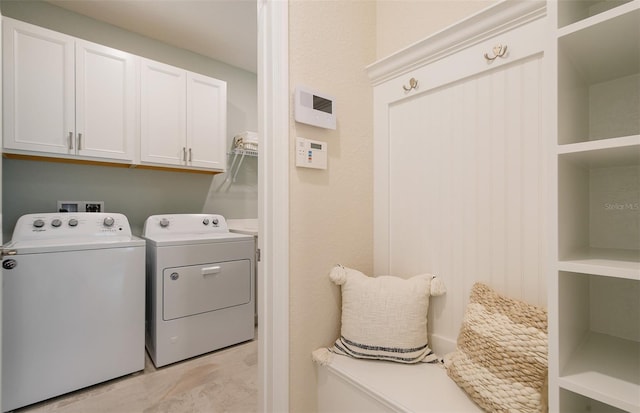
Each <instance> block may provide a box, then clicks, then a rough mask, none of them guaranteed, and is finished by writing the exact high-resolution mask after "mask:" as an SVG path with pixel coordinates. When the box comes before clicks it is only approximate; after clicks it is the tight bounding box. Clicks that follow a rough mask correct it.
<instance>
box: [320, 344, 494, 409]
mask: <svg viewBox="0 0 640 413" xmlns="http://www.w3.org/2000/svg"><path fill="white" fill-rule="evenodd" d="M318 412H319V413H356V412H358V413H364V412H366V413H377V412H406V413H409V412H416V413H417V412H421V413H422V412H456V413H463V412H482V409H480V407H478V406H477V405H476V404H475V403H474V402H473V401H471V399H469V397H468V396H467V394H466V393H465V392H464V391H463V390H462V389H461V388H460V387H458V386H457V385H456V383H455V382H453V380H451V379H450V378H449V376H447V372H446V370H445V369H444V367H442V366H440V365H435V364H426V363H418V364H409V365H408V364H400V363H391V362H385V361H374V360H359V359H354V358H351V357H346V356H340V355H335V356H334V358H333V361H332V362H331V364H329V365H327V366H318Z"/></svg>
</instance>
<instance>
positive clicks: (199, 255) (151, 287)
mask: <svg viewBox="0 0 640 413" xmlns="http://www.w3.org/2000/svg"><path fill="white" fill-rule="evenodd" d="M143 238H145V239H146V241H147V247H146V248H147V327H146V328H147V334H146V338H147V339H146V343H147V350H148V351H149V355H150V356H151V359H152V360H153V363H154V364H155V365H156V367H161V366H164V365H167V364H171V363H175V362H177V361H180V360H184V359H187V358H190V357H194V356H197V355H200V354H204V353H208V352H210V351H213V350H218V349H220V348H223V347H227V346H230V345H233V344H237V343H241V342H243V341H248V340H252V339H253V338H254V334H255V330H254V321H253V320H254V314H253V312H254V300H255V298H254V297H255V285H254V277H253V274H254V271H255V258H254V254H255V244H254V239H253V237H252V236H250V235H243V234H233V233H230V232H229V229H228V227H227V224H226V221H225V219H224V217H222V216H221V215H213V214H176V215H153V216H150V217H149V218H147V220H146V221H145V224H144V229H143Z"/></svg>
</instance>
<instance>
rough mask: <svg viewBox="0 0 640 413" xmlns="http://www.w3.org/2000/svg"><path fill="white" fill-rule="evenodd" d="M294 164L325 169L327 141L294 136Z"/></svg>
mask: <svg viewBox="0 0 640 413" xmlns="http://www.w3.org/2000/svg"><path fill="white" fill-rule="evenodd" d="M296 166H300V167H303V168H315V169H327V143H326V142H318V141H312V140H311V139H305V138H300V137H298V138H296Z"/></svg>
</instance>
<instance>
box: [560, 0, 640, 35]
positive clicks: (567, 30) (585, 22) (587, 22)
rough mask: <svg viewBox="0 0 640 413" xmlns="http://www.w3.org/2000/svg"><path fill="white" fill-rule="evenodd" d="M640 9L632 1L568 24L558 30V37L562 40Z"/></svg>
mask: <svg viewBox="0 0 640 413" xmlns="http://www.w3.org/2000/svg"><path fill="white" fill-rule="evenodd" d="M638 9H640V0H633V1H630V2H628V3H625V4H621V5H620V6H617V7H614V8H612V9H609V10H606V11H604V12H602V13H598V14H595V15H593V16H590V17H587V18H584V19H581V20H578V21H577V22H574V23H571V24H568V25H566V26H564V27H561V28H560V29H558V37H560V38H562V37H565V36H568V35H570V34H572V33H576V32H579V31H581V30H584V29H587V28H589V27H591V26H595V25H598V24H600V23H603V22H606V21H607V20H611V19H615V18H616V17H618V16H622V15H624V14H627V13H629V12H631V11H634V10H638Z"/></svg>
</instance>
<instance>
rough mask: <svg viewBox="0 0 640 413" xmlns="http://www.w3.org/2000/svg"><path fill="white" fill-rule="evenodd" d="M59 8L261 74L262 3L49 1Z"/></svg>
mask: <svg viewBox="0 0 640 413" xmlns="http://www.w3.org/2000/svg"><path fill="white" fill-rule="evenodd" d="M48 2H49V3H51V4H54V5H56V6H58V7H62V8H64V9H67V10H70V11H73V12H75V13H78V14H82V15H85V16H88V17H91V18H93V19H96V20H100V21H103V22H106V23H109V24H112V25H114V26H118V27H120V28H123V29H125V30H128V31H130V32H134V33H138V34H141V35H143V36H147V37H150V38H153V39H156V40H159V41H161V42H163V43H167V44H170V45H172V46H176V47H180V48H182V49H187V50H190V51H192V52H195V53H199V54H201V55H204V56H208V57H210V58H212V59H215V60H219V61H221V62H224V63H227V64H230V65H232V66H236V67H239V68H242V69H245V70H248V71H250V72H253V73H256V68H257V55H258V52H257V2H256V0H48Z"/></svg>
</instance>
